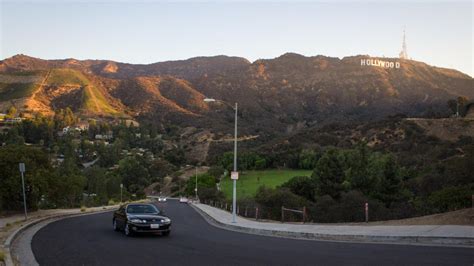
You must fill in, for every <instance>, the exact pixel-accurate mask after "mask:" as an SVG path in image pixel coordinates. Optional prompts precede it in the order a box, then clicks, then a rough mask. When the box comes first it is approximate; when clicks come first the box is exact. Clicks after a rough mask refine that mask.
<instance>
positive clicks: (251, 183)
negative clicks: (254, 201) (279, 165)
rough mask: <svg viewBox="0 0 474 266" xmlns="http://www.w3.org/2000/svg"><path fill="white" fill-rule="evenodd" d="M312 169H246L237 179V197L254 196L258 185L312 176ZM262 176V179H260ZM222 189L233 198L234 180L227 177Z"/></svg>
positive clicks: (271, 184) (227, 196)
mask: <svg viewBox="0 0 474 266" xmlns="http://www.w3.org/2000/svg"><path fill="white" fill-rule="evenodd" d="M311 173H312V171H308V170H288V169H285V170H263V171H245V172H244V173H243V174H242V173H240V176H239V180H237V198H239V199H240V198H250V197H254V196H255V193H256V192H257V189H258V187H260V186H262V185H265V186H267V187H272V188H274V187H276V186H279V185H281V184H283V183H285V182H286V181H288V180H289V179H291V178H292V177H295V176H310V175H311ZM258 177H260V180H258ZM221 190H222V192H224V194H225V196H226V198H228V199H231V198H232V180H231V179H230V177H225V178H224V179H223V180H222V181H221Z"/></svg>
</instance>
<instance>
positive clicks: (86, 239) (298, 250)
mask: <svg viewBox="0 0 474 266" xmlns="http://www.w3.org/2000/svg"><path fill="white" fill-rule="evenodd" d="M162 207H163V209H164V210H165V213H166V214H167V215H168V216H170V218H171V219H172V221H173V226H172V232H171V235H170V236H168V237H162V236H153V235H151V236H147V235H145V236H136V237H126V236H125V235H124V234H123V233H121V232H114V231H113V230H112V213H111V212H109V213H102V214H94V215H87V216H80V217H74V218H68V219H64V220H60V221H57V222H54V223H51V224H49V225H47V226H46V227H44V228H42V229H41V230H40V231H39V232H38V233H37V234H36V235H35V236H34V237H33V241H32V248H33V252H34V254H35V257H36V259H37V261H38V262H39V263H40V265H62V266H63V265H165V266H168V265H473V263H474V249H471V248H447V247H433V246H410V245H384V244H357V243H338V242H324V241H310V240H294V239H284V238H276V237H266V236H257V235H250V234H243V233H238V232H232V231H227V230H223V229H219V228H216V227H214V226H212V225H210V224H208V223H207V222H206V221H205V220H204V219H203V218H202V217H201V215H200V214H198V213H197V212H196V211H195V210H194V209H193V208H192V207H190V206H188V205H186V204H179V203H178V202H176V201H168V202H167V203H165V204H162Z"/></svg>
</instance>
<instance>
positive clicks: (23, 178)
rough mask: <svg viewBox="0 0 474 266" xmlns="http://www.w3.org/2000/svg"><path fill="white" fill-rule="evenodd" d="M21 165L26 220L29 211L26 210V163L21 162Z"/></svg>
mask: <svg viewBox="0 0 474 266" xmlns="http://www.w3.org/2000/svg"><path fill="white" fill-rule="evenodd" d="M19 167H20V173H21V184H22V187H23V207H24V208H25V221H26V220H28V213H27V211H26V192H25V177H24V173H25V164H24V163H20V164H19Z"/></svg>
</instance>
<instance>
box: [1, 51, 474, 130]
mask: <svg viewBox="0 0 474 266" xmlns="http://www.w3.org/2000/svg"><path fill="white" fill-rule="evenodd" d="M369 59H370V60H379V61H383V62H392V63H393V65H394V66H392V67H380V66H373V65H366V64H365V62H366V61H364V60H369ZM374 62H375V61H374ZM395 63H399V64H400V65H399V66H398V65H396V66H397V67H395ZM387 66H389V65H387ZM48 71H53V73H54V72H59V73H65V74H64V76H63V77H62V78H60V79H58V78H57V77H56V78H54V75H53V76H52V77H49V78H48V80H49V81H47V82H46V85H47V86H43V87H44V88H45V89H44V90H43V92H42V93H40V94H38V93H36V94H35V92H36V90H37V89H38V87H39V83H40V82H41V80H42V79H43V78H44V75H45V73H47V72H48ZM55 79H56V80H57V82H56V83H54V82H51V80H53V81H54V80H55ZM472 81H473V80H472V78H471V77H470V76H468V75H465V74H463V73H461V72H459V71H457V70H451V69H444V68H438V67H433V66H430V65H428V64H425V63H423V62H418V61H414V60H404V59H399V58H384V57H369V56H367V55H356V56H347V57H344V58H342V59H339V58H336V57H328V56H323V55H317V56H311V57H308V56H303V55H299V54H296V53H286V54H283V55H281V56H279V57H276V58H274V59H259V60H255V61H254V62H250V61H248V60H246V59H244V58H240V57H228V56H215V57H194V58H190V59H187V60H178V61H166V62H157V63H153V64H147V65H141V64H137V65H135V64H127V63H119V62H115V61H111V60H76V59H71V58H69V59H61V60H43V59H38V58H33V57H29V56H25V55H17V56H14V57H11V58H7V59H5V60H2V61H0V109H3V110H1V111H5V109H6V108H7V107H8V106H9V105H15V107H16V108H17V109H19V110H20V111H21V112H34V110H30V109H29V108H28V106H27V105H25V103H24V102H22V101H21V100H20V99H27V101H28V100H29V101H30V102H31V98H32V95H39V96H41V97H37V102H38V106H41V108H40V109H48V108H49V110H50V112H49V114H50V113H51V112H52V111H53V110H54V109H55V108H63V107H65V106H71V108H72V109H73V110H74V111H75V112H78V113H80V114H81V115H83V116H86V117H95V116H99V117H109V118H112V119H113V118H116V117H133V118H137V119H145V120H151V121H152V122H156V123H167V124H178V125H188V124H194V125H197V126H215V125H216V121H227V122H229V120H230V119H231V118H230V112H228V111H227V110H226V108H227V107H226V106H225V105H222V104H206V103H204V102H203V99H204V98H205V97H211V98H215V99H219V100H222V101H224V102H227V103H229V104H230V105H231V104H233V103H234V102H238V103H239V111H240V112H239V115H240V116H241V118H242V119H243V120H244V121H245V122H244V125H248V130H249V131H252V132H250V133H258V132H259V131H266V132H269V134H273V133H272V132H276V131H278V132H291V131H293V130H295V129H297V128H301V127H310V126H314V125H316V124H320V125H324V124H327V123H334V122H338V121H368V120H373V119H375V120H377V119H382V118H384V117H387V116H391V115H396V114H399V113H401V114H404V115H406V116H427V117H430V116H431V117H432V116H438V117H442V116H448V115H449V113H450V112H451V111H450V110H449V109H448V107H447V101H448V100H451V99H454V98H457V97H460V96H462V97H466V98H467V99H474V89H473V86H472V85H473V83H472ZM35 88H36V89H35ZM20 96H21V97H20ZM79 96H80V97H82V98H79ZM33 98H34V97H33ZM83 98H85V100H82V101H80V100H79V99H83ZM91 99H92V100H93V101H91ZM212 121H214V122H212ZM243 130H246V129H245V128H244V129H243Z"/></svg>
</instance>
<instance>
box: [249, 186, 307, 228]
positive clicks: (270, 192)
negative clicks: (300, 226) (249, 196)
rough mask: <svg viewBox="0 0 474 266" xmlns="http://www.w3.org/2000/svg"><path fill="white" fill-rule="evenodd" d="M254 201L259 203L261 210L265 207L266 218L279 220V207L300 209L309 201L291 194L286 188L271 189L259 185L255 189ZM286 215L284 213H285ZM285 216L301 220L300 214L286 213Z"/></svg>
mask: <svg viewBox="0 0 474 266" xmlns="http://www.w3.org/2000/svg"><path fill="white" fill-rule="evenodd" d="M255 201H256V202H257V203H258V204H260V205H261V206H262V207H264V208H262V210H263V209H265V216H268V217H265V218H266V219H272V220H280V219H281V207H282V206H284V207H285V208H291V209H299V210H301V209H302V208H303V207H304V206H306V207H308V206H309V205H310V204H311V203H310V202H309V201H307V200H305V199H304V198H303V197H300V196H298V195H295V194H293V193H292V192H291V191H290V190H289V189H287V188H281V189H273V188H267V187H265V186H261V187H259V188H258V190H257V194H256V197H255ZM285 215H286V214H285ZM285 217H287V218H288V220H301V216H300V215H292V214H288V215H286V216H285Z"/></svg>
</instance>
